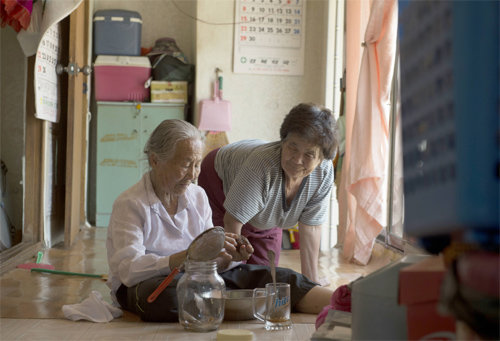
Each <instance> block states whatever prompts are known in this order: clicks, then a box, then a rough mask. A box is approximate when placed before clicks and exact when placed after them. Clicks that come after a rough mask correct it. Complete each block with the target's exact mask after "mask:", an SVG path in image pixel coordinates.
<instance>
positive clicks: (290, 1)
mask: <svg viewBox="0 0 500 341" xmlns="http://www.w3.org/2000/svg"><path fill="white" fill-rule="evenodd" d="M235 1H236V3H235V30H234V56H233V71H234V72H235V73H251V74H267V75H302V74H303V73H304V45H305V10H306V6H305V1H306V0H235Z"/></svg>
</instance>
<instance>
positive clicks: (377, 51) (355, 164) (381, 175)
mask: <svg viewBox="0 0 500 341" xmlns="http://www.w3.org/2000/svg"><path fill="white" fill-rule="evenodd" d="M396 37H397V1H396V0H373V2H372V6H371V10H370V17H369V20H368V24H367V27H366V32H365V36H364V42H363V46H364V51H363V57H362V59H361V67H360V73H359V81H358V88H357V95H356V108H355V112H354V117H353V121H352V134H350V137H351V141H350V150H349V153H350V155H349V156H350V157H349V165H348V167H347V169H346V171H345V172H342V173H343V174H342V177H343V180H344V181H343V184H344V186H345V189H346V191H345V192H344V193H346V196H347V203H348V204H347V210H348V211H347V219H346V223H345V230H344V231H343V233H342V234H341V235H342V238H343V241H342V243H341V244H342V246H343V249H342V254H343V256H344V257H345V258H346V259H349V260H354V261H355V262H357V263H361V264H367V263H368V261H369V260H370V256H371V252H372V249H373V245H374V243H375V238H376V237H377V235H378V234H379V233H380V232H381V230H382V228H383V227H385V226H386V224H387V179H388V167H387V166H388V160H389V116H390V110H391V101H390V94H391V82H392V77H393V73H394V61H395V54H396ZM344 177H345V178H344Z"/></svg>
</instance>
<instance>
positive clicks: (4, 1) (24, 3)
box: [0, 0, 33, 32]
mask: <svg viewBox="0 0 500 341" xmlns="http://www.w3.org/2000/svg"><path fill="white" fill-rule="evenodd" d="M32 10H33V0H1V4H0V18H1V20H2V22H1V26H2V27H5V26H6V25H10V26H11V27H12V28H13V29H14V30H15V31H16V32H19V31H21V29H24V30H25V29H27V28H28V27H29V25H30V20H31V11H32Z"/></svg>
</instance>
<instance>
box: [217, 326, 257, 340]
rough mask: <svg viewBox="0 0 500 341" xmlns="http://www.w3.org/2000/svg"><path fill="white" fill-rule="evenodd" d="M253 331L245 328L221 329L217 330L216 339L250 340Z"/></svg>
mask: <svg viewBox="0 0 500 341" xmlns="http://www.w3.org/2000/svg"><path fill="white" fill-rule="evenodd" d="M253 336H254V333H253V332H251V331H250V330H246V329H223V330H219V331H218V332H217V341H252V340H253Z"/></svg>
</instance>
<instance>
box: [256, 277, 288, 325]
mask: <svg viewBox="0 0 500 341" xmlns="http://www.w3.org/2000/svg"><path fill="white" fill-rule="evenodd" d="M262 298H264V299H265V308H264V309H263V310H264V312H263V313H261V312H260V310H259V309H257V308H258V304H257V303H256V302H257V301H258V300H259V299H262ZM290 312H291V300H290V284H288V283H276V287H275V284H273V283H267V284H266V287H265V288H256V289H254V291H253V314H254V316H255V318H256V319H258V320H260V321H262V322H264V327H265V328H266V330H285V329H290V328H291V327H292V320H291V319H290Z"/></svg>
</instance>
